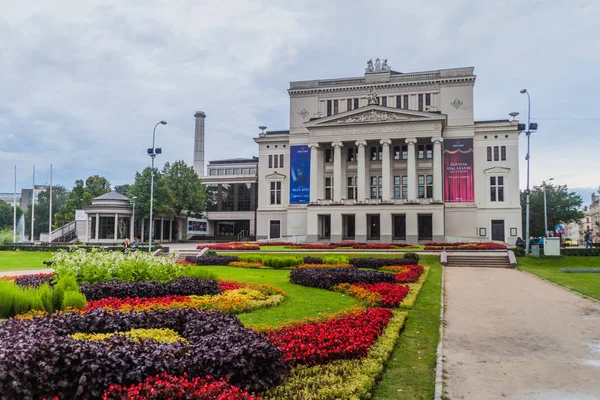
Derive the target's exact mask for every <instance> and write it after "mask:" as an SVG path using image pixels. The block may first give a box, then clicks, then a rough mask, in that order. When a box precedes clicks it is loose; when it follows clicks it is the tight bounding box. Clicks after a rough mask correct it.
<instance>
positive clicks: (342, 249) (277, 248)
mask: <svg viewBox="0 0 600 400" xmlns="http://www.w3.org/2000/svg"><path fill="white" fill-rule="evenodd" d="M260 249H261V250H270V251H274V250H278V251H290V252H297V251H298V249H286V248H285V246H261V247H260ZM419 250H423V246H415V247H414V248H410V249H406V250H404V249H391V250H388V249H352V248H350V247H340V248H338V249H327V252H340V251H341V252H344V251H387V252H392V253H404V252H405V251H419Z"/></svg>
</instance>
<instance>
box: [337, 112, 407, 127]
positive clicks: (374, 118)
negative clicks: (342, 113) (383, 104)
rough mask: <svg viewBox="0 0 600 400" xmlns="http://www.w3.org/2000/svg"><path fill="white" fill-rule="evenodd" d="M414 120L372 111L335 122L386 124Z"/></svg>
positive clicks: (403, 116)
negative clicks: (387, 122)
mask: <svg viewBox="0 0 600 400" xmlns="http://www.w3.org/2000/svg"><path fill="white" fill-rule="evenodd" d="M409 119H412V118H411V117H409V116H405V115H399V114H395V113H389V112H385V111H377V110H371V111H369V112H366V113H362V114H358V115H351V116H349V117H347V118H342V119H339V120H337V121H335V122H337V123H338V124H347V123H356V122H386V121H401V120H409Z"/></svg>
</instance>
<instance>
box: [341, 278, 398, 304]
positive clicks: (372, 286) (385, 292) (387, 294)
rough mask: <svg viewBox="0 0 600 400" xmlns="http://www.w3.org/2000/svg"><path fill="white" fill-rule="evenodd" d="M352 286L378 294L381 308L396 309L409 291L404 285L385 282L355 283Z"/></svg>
mask: <svg viewBox="0 0 600 400" xmlns="http://www.w3.org/2000/svg"><path fill="white" fill-rule="evenodd" d="M352 286H359V287H362V288H364V289H367V290H368V291H369V292H375V293H378V294H379V295H380V296H381V305H382V306H383V307H398V306H399V305H400V303H402V300H404V298H405V297H406V295H407V294H408V292H409V290H410V288H409V287H408V286H406V285H398V284H396V283H387V282H379V283H357V284H354V285H352Z"/></svg>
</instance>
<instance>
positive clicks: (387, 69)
mask: <svg viewBox="0 0 600 400" xmlns="http://www.w3.org/2000/svg"><path fill="white" fill-rule="evenodd" d="M381 69H382V70H384V71H385V72H390V70H391V68H390V66H389V65H388V62H387V58H386V59H385V60H383V64H382V65H381Z"/></svg>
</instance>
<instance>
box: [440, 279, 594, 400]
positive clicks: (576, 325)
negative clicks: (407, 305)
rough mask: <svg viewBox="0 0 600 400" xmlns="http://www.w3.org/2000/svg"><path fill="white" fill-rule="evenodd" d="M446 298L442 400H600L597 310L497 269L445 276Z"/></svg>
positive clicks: (541, 283) (551, 287) (575, 297)
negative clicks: (443, 388) (443, 392)
mask: <svg viewBox="0 0 600 400" xmlns="http://www.w3.org/2000/svg"><path fill="white" fill-rule="evenodd" d="M445 298H446V301H445V302H446V311H445V315H444V319H445V321H444V322H445V332H444V350H443V356H444V366H443V369H444V375H445V383H446V389H445V394H446V398H447V399H448V400H457V399H477V400H485V399H519V400H520V399H528V400H533V399H535V400H538V399H540V400H541V399H565V400H568V399H577V400H588V399H599V398H600V379H599V378H600V303H598V302H595V301H593V300H589V299H586V298H583V297H581V296H578V295H577V294H574V293H572V292H570V291H568V290H566V289H563V288H560V287H557V286H555V285H553V284H551V283H548V282H546V281H543V280H541V279H538V278H536V277H534V276H531V275H529V274H526V273H523V272H520V271H517V270H513V269H500V268H499V269H494V268H446V269H445Z"/></svg>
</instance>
